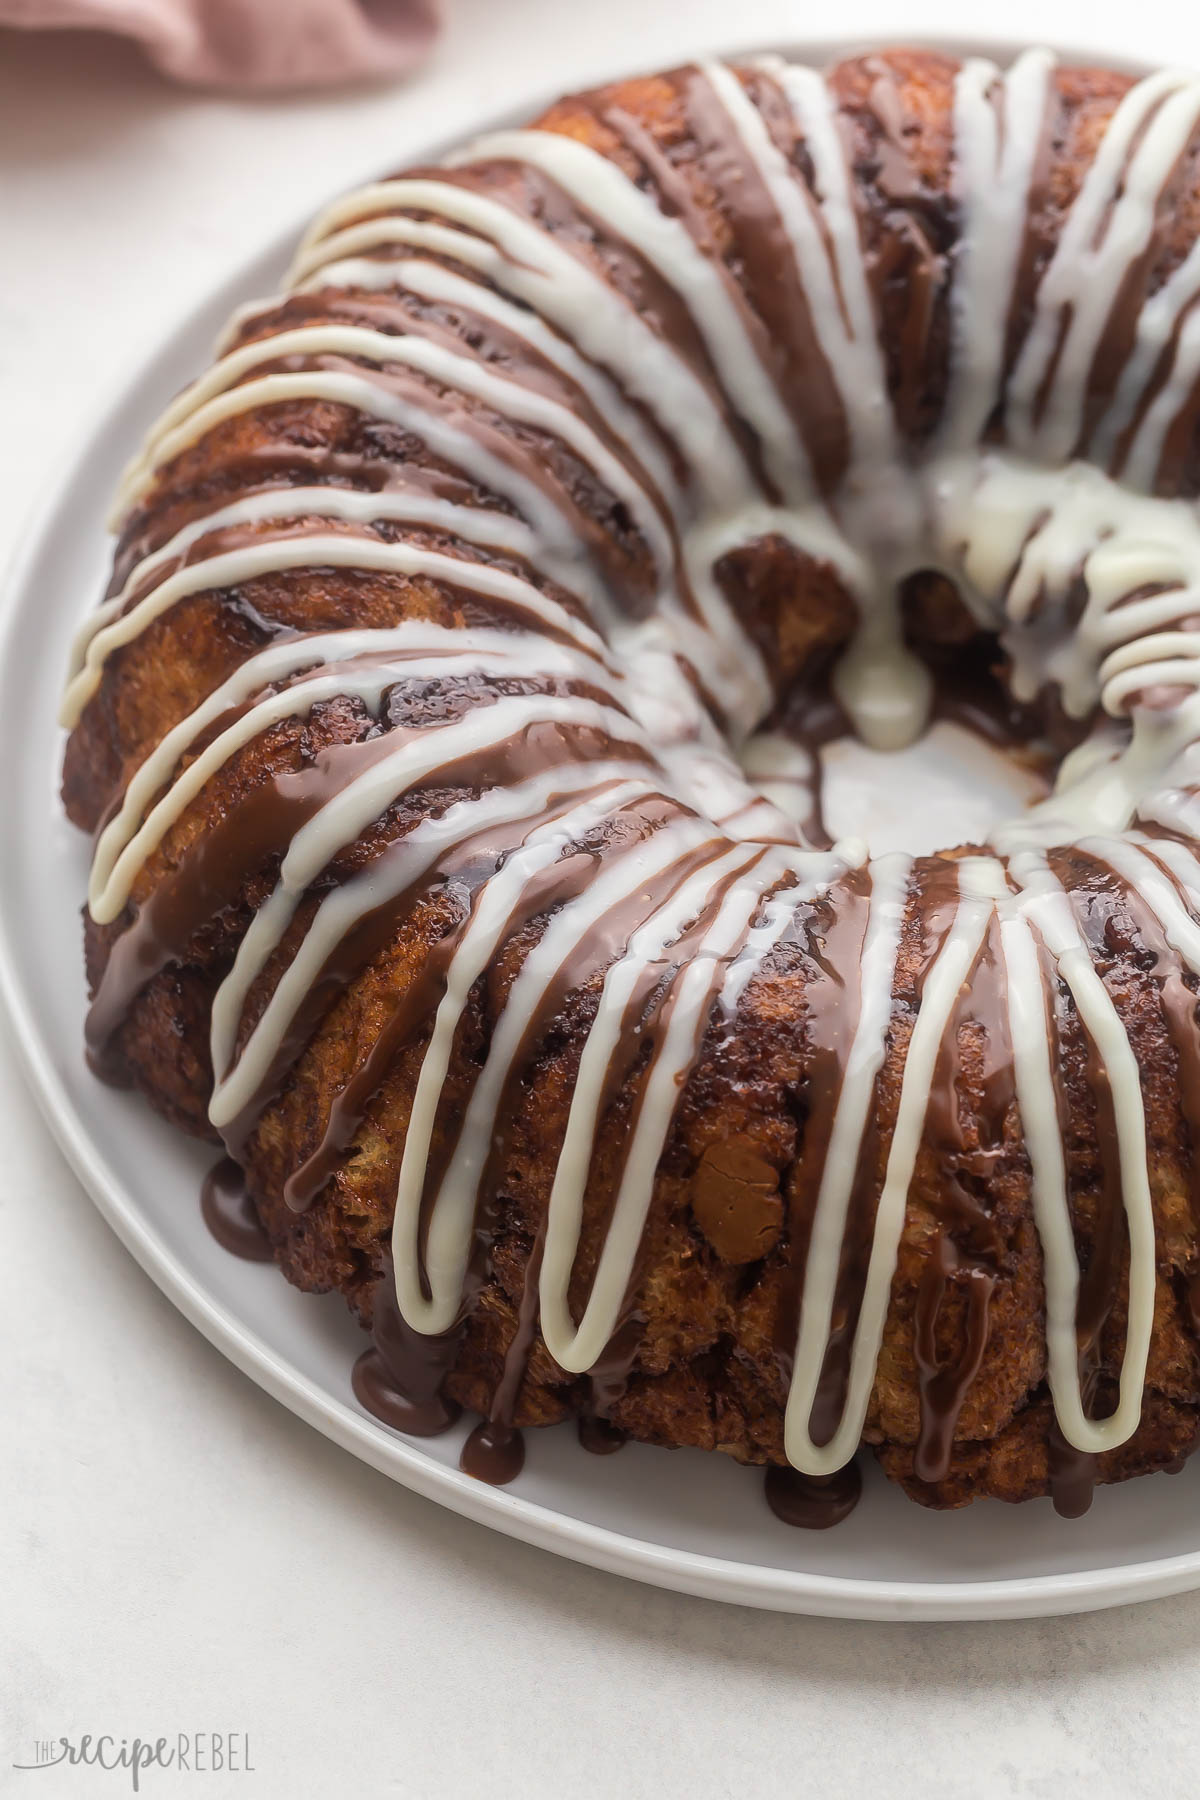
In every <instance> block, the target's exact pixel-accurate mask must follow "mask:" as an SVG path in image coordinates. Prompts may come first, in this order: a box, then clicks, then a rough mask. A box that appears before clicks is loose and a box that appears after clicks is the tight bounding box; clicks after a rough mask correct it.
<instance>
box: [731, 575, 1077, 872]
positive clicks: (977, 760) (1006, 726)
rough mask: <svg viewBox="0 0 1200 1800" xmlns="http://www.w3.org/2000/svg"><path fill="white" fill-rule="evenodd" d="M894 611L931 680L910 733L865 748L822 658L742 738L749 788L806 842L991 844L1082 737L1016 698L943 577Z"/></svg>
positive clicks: (919, 580) (910, 591)
mask: <svg viewBox="0 0 1200 1800" xmlns="http://www.w3.org/2000/svg"><path fill="white" fill-rule="evenodd" d="M900 612H901V616H902V618H903V621H904V638H905V645H906V648H907V649H908V651H909V652H911V653H912V654H913V655H915V656H916V657H919V658H920V660H921V663H922V664H923V665H924V666H925V667H926V668H927V669H928V672H929V675H930V677H931V684H932V702H931V706H930V710H929V715H928V718H927V720H926V721H925V724H924V726H923V728H922V729H920V730H919V731H918V734H917V735H916V736H915V737H914V738H912V739H911V741H909V742H907V743H901V744H897V745H895V746H894V747H889V748H879V747H873V746H871V745H868V744H866V743H864V742H863V741H862V738H861V737H860V735H859V734H858V733H857V732H856V731H855V729H854V725H853V722H852V720H851V719H850V718H849V716H848V714H847V712H846V710H845V708H844V707H843V706H842V704H841V703H840V701H839V699H838V694H837V683H836V680H835V679H834V673H833V669H832V668H831V667H830V666H829V664H828V663H827V662H826V661H825V660H824V659H820V660H819V661H817V662H815V663H814V665H813V666H812V667H810V668H808V669H806V670H805V672H804V676H803V679H802V681H800V682H798V683H797V684H796V685H795V687H794V688H793V689H792V690H791V691H789V693H787V694H786V695H785V696H784V697H783V699H782V701H781V702H780V704H779V705H778V706H777V707H776V709H775V711H774V712H773V713H772V715H771V716H770V717H769V718H768V719H767V720H765V721H764V723H763V724H762V725H761V726H760V727H759V729H758V730H756V731H755V732H754V733H753V734H752V735H751V736H750V737H749V738H748V739H747V741H746V742H745V744H743V746H742V747H741V751H740V753H739V761H740V763H741V766H742V769H743V771H744V773H745V774H746V776H747V778H748V779H749V781H750V783H751V785H752V786H753V787H754V788H755V789H756V790H757V792H759V793H760V794H762V795H763V797H764V798H765V799H767V800H769V801H770V802H771V803H772V805H774V806H776V807H778V808H779V809H780V811H782V812H784V813H785V814H787V815H788V817H789V818H792V819H794V820H795V821H796V823H797V824H798V825H800V827H801V828H802V829H803V831H804V833H805V835H806V837H807V838H808V840H809V841H812V842H822V841H824V842H832V841H835V840H837V839H841V838H849V837H854V838H861V839H864V840H865V841H866V843H867V845H868V847H869V849H870V852H871V854H872V855H873V856H879V855H884V854H886V853H887V852H889V851H893V850H904V851H907V852H908V853H909V854H910V855H917V856H923V855H928V854H931V853H932V852H934V851H936V850H939V849H942V848H945V847H948V846H953V845H956V844H973V843H975V844H977V843H986V842H987V841H989V837H990V834H991V832H992V830H993V828H994V827H995V826H997V825H998V824H1000V823H1001V822H1002V821H1005V820H1011V819H1013V818H1015V817H1017V816H1019V815H1020V814H1021V813H1022V812H1024V811H1025V810H1026V809H1027V808H1028V807H1030V806H1033V805H1035V804H1036V803H1037V802H1039V801H1041V800H1044V799H1045V798H1046V796H1047V794H1048V793H1049V792H1050V789H1051V786H1052V784H1053V778H1054V772H1055V768H1056V765H1057V764H1058V762H1059V760H1060V759H1061V756H1062V755H1063V753H1064V751H1065V750H1067V749H1069V748H1070V747H1071V744H1072V742H1073V741H1074V740H1075V738H1076V736H1077V735H1078V734H1077V732H1075V731H1072V730H1069V729H1068V730H1066V731H1064V721H1063V720H1062V718H1061V716H1054V717H1052V716H1051V715H1050V712H1049V711H1048V710H1047V709H1046V708H1045V707H1042V708H1038V707H1033V706H1021V705H1019V704H1018V703H1017V702H1015V701H1014V700H1013V699H1012V696H1011V693H1010V692H1009V689H1008V687H1007V685H1006V683H1005V681H1004V671H1005V666H1006V658H1005V656H1004V653H1003V651H1002V649H1001V647H1000V644H999V642H998V639H997V637H996V635H995V634H994V633H991V632H981V631H979V630H978V629H977V628H976V626H975V625H974V623H973V622H972V621H971V619H970V617H969V615H968V614H967V612H966V609H965V607H964V606H963V605H962V602H961V601H960V600H959V599H958V596H957V594H956V593H955V591H954V589H953V587H952V585H951V583H950V582H949V581H948V580H946V579H945V578H944V577H942V576H940V575H936V574H934V573H932V572H931V573H928V574H924V573H923V574H920V575H917V576H914V577H912V578H911V579H910V580H909V581H907V582H906V583H904V585H903V588H902V591H901V606H900Z"/></svg>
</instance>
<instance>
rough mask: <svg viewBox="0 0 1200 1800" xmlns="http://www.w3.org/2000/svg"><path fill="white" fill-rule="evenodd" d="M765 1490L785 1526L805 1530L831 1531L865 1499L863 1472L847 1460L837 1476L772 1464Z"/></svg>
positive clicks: (774, 1510)
mask: <svg viewBox="0 0 1200 1800" xmlns="http://www.w3.org/2000/svg"><path fill="white" fill-rule="evenodd" d="M763 1489H764V1492H765V1494H766V1497H767V1505H768V1506H769V1507H770V1509H771V1511H772V1512H773V1513H774V1514H775V1517H776V1518H777V1519H778V1520H780V1522H781V1523H782V1524H784V1525H796V1526H799V1527H800V1528H801V1529H802V1530H804V1531H828V1530H829V1529H830V1527H831V1526H833V1525H840V1524H841V1523H842V1520H843V1519H848V1518H849V1517H850V1514H851V1513H852V1512H853V1511H854V1509H855V1507H856V1506H857V1505H858V1503H859V1500H860V1499H861V1498H862V1474H861V1471H860V1470H859V1467H858V1464H857V1463H853V1462H852V1463H847V1464H846V1467H845V1468H844V1469H839V1470H838V1472H837V1474H836V1475H802V1474H801V1473H800V1471H799V1469H781V1468H778V1467H772V1468H769V1469H768V1470H767V1473H766V1478H765V1481H764V1484H763Z"/></svg>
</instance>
